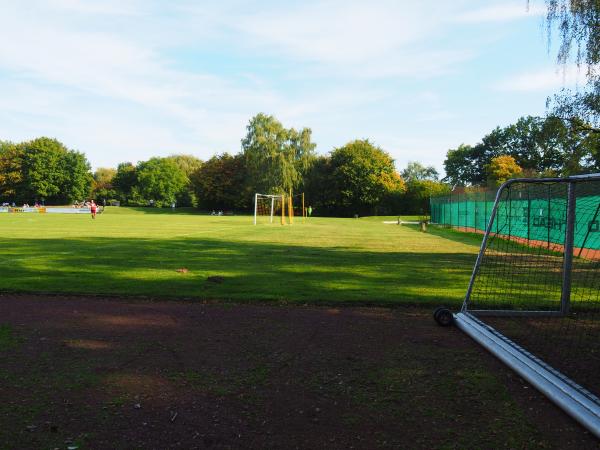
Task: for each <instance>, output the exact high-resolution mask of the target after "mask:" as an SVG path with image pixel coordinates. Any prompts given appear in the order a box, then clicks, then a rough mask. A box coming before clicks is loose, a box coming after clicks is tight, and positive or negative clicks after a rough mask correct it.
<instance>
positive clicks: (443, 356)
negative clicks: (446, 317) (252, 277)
mask: <svg viewBox="0 0 600 450" xmlns="http://www.w3.org/2000/svg"><path fill="white" fill-rule="evenodd" d="M0 383H1V387H0V448H6V449H16V448H18V449H27V448H32V449H33V448H36V449H37V448H49V449H53V448H61V449H64V448H68V447H71V448H78V449H83V448H93V449H104V448H106V449H115V448H123V449H131V448H140V449H167V448H185V449H191V448H236V449H237V448H256V449H264V448H282V449H284V448H285V449H293V448H306V449H319V448H327V449H337V448H340V449H342V448H343V449H350V448H355V449H374V448H410V449H414V448H561V449H565V448H578V449H581V448H596V447H597V445H598V442H597V441H596V440H595V439H594V438H593V437H592V436H591V435H590V434H589V433H587V432H586V431H584V430H583V429H582V428H581V427H579V426H578V425H577V424H576V423H574V422H573V421H572V420H571V419H569V418H568V417H567V416H566V415H564V414H563V413H562V412H561V411H560V410H558V409H557V408H555V407H554V406H553V405H552V404H551V403H550V402H548V401H547V400H546V399H545V398H544V397H543V396H542V395H541V394H539V393H538V392H537V391H535V390H534V389H533V388H531V387H530V386H528V385H527V384H526V383H524V382H523V381H522V380H520V379H519V377H518V376H516V375H514V374H513V373H512V372H511V371H510V370H508V369H506V368H505V367H504V366H503V365H502V364H500V363H499V362H498V361H496V360H495V359H494V358H493V357H492V356H490V355H489V354H487V353H486V352H485V351H484V350H482V349H480V348H479V347H478V346H477V345H476V344H474V343H473V342H472V341H471V340H470V339H469V338H468V337H466V336H465V335H463V334H462V333H461V332H460V331H459V330H457V329H455V328H440V327H438V326H437V325H435V323H434V322H433V320H432V319H431V311H429V310H424V309H416V308H398V309H383V308H380V309H377V308H327V307H313V306H311V307H298V306H294V307H289V306H277V305H239V304H236V305H231V304H222V303H221V304H200V303H191V302H187V303H186V302H173V301H170V302H153V301H147V300H146V301H144V300H131V299H122V300H119V299H102V298H89V297H87V298H85V297H76V296H70V297H65V296H62V297H61V296H27V295H2V296H0Z"/></svg>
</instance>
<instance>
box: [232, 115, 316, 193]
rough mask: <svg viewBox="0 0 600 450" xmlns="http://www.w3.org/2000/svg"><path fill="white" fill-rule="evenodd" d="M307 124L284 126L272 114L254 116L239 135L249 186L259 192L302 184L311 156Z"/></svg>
mask: <svg viewBox="0 0 600 450" xmlns="http://www.w3.org/2000/svg"><path fill="white" fill-rule="evenodd" d="M314 150H315V144H314V143H312V142H311V130H310V128H303V129H302V130H300V131H297V130H295V129H294V128H290V129H286V128H284V126H283V125H282V124H281V123H280V122H279V121H278V120H277V119H275V117H273V116H269V115H266V114H263V113H260V114H257V115H256V116H254V117H253V118H252V119H251V120H250V123H249V124H248V126H247V128H246V136H245V137H244V139H242V151H243V154H244V157H245V159H246V168H247V173H248V183H249V186H250V189H251V190H253V191H255V192H262V193H288V192H290V191H294V190H296V189H297V188H299V187H300V186H302V182H303V176H304V174H305V173H306V172H307V171H308V170H309V168H310V164H311V162H312V161H313V160H314Z"/></svg>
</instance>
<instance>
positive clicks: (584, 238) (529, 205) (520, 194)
mask: <svg viewBox="0 0 600 450" xmlns="http://www.w3.org/2000/svg"><path fill="white" fill-rule="evenodd" d="M507 195H508V201H504V202H502V203H501V204H500V205H499V208H498V211H497V218H496V220H495V221H494V224H493V227H492V230H491V231H492V232H493V233H498V234H508V235H511V236H515V237H519V238H522V239H524V240H527V241H537V242H546V243H555V244H558V245H560V244H562V243H563V239H564V231H565V226H566V215H565V214H566V213H565V211H566V207H565V205H566V202H567V194H566V191H565V192H557V190H556V189H551V188H550V186H548V189H547V190H544V189H542V190H540V189H539V188H537V189H535V190H531V189H530V188H529V187H527V186H525V187H523V186H517V187H515V188H512V189H511V190H510V191H509V192H508V194H507ZM495 197H496V192H495V191H486V192H464V193H453V194H450V195H446V196H442V197H432V198H431V199H430V207H431V222H432V223H434V224H440V225H445V226H450V227H457V228H462V229H465V231H473V232H484V231H485V230H486V227H487V225H488V222H489V219H490V216H491V213H492V209H493V207H494V200H495ZM577 200H578V203H579V204H580V205H582V207H579V208H578V207H576V210H575V211H576V230H575V236H576V241H575V243H574V245H575V247H576V248H589V249H595V250H599V249H600V239H599V237H600V214H599V210H600V192H581V193H578V195H577ZM583 205H585V207H583ZM590 205H592V207H591V208H590Z"/></svg>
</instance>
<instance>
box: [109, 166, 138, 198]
mask: <svg viewBox="0 0 600 450" xmlns="http://www.w3.org/2000/svg"><path fill="white" fill-rule="evenodd" d="M112 184H113V186H114V188H115V191H116V194H117V198H118V199H119V200H120V201H121V202H123V203H130V202H132V201H133V197H134V193H135V187H136V185H137V172H136V168H135V166H134V165H133V164H132V163H130V162H124V163H120V164H119V165H118V166H117V173H116V174H115V177H114V178H113V182H112Z"/></svg>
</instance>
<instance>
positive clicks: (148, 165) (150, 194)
mask: <svg viewBox="0 0 600 450" xmlns="http://www.w3.org/2000/svg"><path fill="white" fill-rule="evenodd" d="M136 178H137V185H136V186H135V189H134V199H135V200H136V201H137V202H138V203H140V204H150V203H151V204H154V205H155V206H159V207H164V206H170V205H171V204H172V203H173V202H176V201H177V199H178V196H179V195H180V194H181V193H182V192H183V191H184V190H185V189H186V188H187V186H188V183H189V180H188V178H187V177H186V175H185V173H183V171H182V170H181V169H180V168H179V166H178V165H177V164H176V163H175V162H174V161H173V160H172V159H169V158H150V159H149V160H148V161H144V162H141V163H139V164H138V165H137V167H136Z"/></svg>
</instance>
